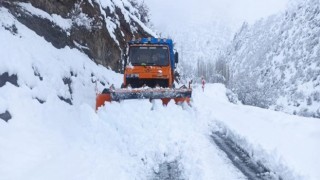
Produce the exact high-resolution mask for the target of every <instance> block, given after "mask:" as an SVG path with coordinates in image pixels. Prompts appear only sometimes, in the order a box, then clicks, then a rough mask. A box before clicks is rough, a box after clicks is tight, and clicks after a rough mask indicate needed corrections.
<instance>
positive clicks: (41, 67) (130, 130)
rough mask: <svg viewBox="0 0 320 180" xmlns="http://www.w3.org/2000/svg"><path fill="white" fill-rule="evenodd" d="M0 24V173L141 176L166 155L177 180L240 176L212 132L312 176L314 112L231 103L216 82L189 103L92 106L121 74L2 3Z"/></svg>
mask: <svg viewBox="0 0 320 180" xmlns="http://www.w3.org/2000/svg"><path fill="white" fill-rule="evenodd" d="M0 23H1V24H0V39H1V41H0V52H1V59H0V64H1V66H0V75H1V74H3V73H5V72H8V73H9V74H10V75H12V74H16V75H17V77H18V82H17V83H18V85H19V87H16V86H14V85H12V84H11V83H6V84H5V85H4V86H3V87H1V88H0V114H1V113H3V112H4V111H9V112H10V113H11V115H12V119H10V120H9V122H8V123H6V122H5V121H2V120H1V119H0V147H1V148H0V174H1V179H4V180H11V179H26V180H28V179H30V180H31V179H32V180H36V179H39V180H42V179H55V180H56V179H98V180H99V179H150V178H153V177H154V176H155V175H156V174H158V173H160V171H161V168H160V165H161V164H163V163H170V162H177V164H178V170H179V171H180V174H179V176H181V177H179V178H182V179H219V180H220V179H226V180H229V179H245V177H244V176H243V175H242V174H241V173H240V172H239V171H238V170H237V169H236V168H235V167H234V166H233V165H232V163H231V161H230V160H229V159H228V158H227V156H226V155H225V154H224V153H223V152H222V151H221V150H219V148H218V147H217V146H216V145H215V144H214V143H213V141H212V139H211V138H210V134H211V133H212V131H214V130H217V129H223V130H225V131H229V134H232V135H233V138H234V140H238V143H241V145H242V146H243V148H245V149H247V150H248V151H251V153H252V154H254V158H256V159H257V160H261V161H263V162H265V163H266V164H267V165H269V167H270V168H271V169H272V170H273V171H275V172H277V173H278V174H280V175H282V176H283V177H284V179H320V173H319V171H318V169H319V164H318V162H320V156H319V153H318V149H319V147H320V145H319V142H320V141H319V139H320V121H319V120H318V119H312V118H301V117H296V116H291V115H287V114H283V113H279V112H274V111H270V110H263V109H259V108H255V107H249V106H242V105H234V104H231V103H229V102H228V99H227V96H226V89H225V87H224V86H223V85H220V84H214V85H207V86H206V88H205V92H202V90H201V88H198V87H195V88H194V92H193V102H192V107H189V106H187V105H182V106H177V105H175V104H174V103H173V102H170V103H169V105H168V106H167V107H163V106H162V105H161V102H160V101H158V100H157V101H154V102H153V103H150V102H149V101H148V100H129V101H123V102H120V103H118V102H113V103H107V104H106V105H105V106H104V107H101V108H100V109H99V110H98V111H97V112H96V111H95V107H94V103H95V93H96V92H97V90H98V91H101V90H102V89H103V88H104V86H105V87H108V86H110V85H111V84H115V85H116V87H119V86H120V83H121V81H122V80H121V79H122V76H121V75H119V74H116V73H114V72H112V71H110V70H107V69H105V68H103V67H101V66H98V65H96V64H94V63H93V62H92V61H91V60H90V59H89V58H88V57H87V56H86V55H84V54H82V53H81V52H79V51H78V50H75V49H70V48H63V49H55V48H54V47H53V46H52V45H51V44H50V43H48V42H46V41H45V40H44V39H43V38H42V37H39V36H37V35H36V34H35V33H34V32H32V31H30V30H29V29H28V28H26V27H25V26H23V25H22V24H20V23H19V22H17V21H16V20H15V19H14V18H13V17H12V16H11V15H9V13H8V12H7V10H6V9H4V8H0ZM13 27H16V28H17V32H15V31H12V29H13ZM66 100H69V101H67V102H71V103H72V105H70V104H69V103H67V102H65V101H66Z"/></svg>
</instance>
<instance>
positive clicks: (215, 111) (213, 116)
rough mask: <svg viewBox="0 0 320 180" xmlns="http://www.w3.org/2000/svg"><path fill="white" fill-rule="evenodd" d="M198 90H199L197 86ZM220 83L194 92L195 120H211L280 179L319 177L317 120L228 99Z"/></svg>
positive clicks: (215, 126) (319, 158)
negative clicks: (230, 101)
mask: <svg viewBox="0 0 320 180" xmlns="http://www.w3.org/2000/svg"><path fill="white" fill-rule="evenodd" d="M197 91H201V90H200V89H197ZM225 94H226V88H225V87H224V86H223V85H220V84H215V85H208V86H207V87H206V90H205V92H204V93H203V94H202V93H199V92H195V93H194V95H195V96H194V101H195V108H198V109H201V110H199V114H198V117H197V118H198V119H208V122H210V120H211V121H212V124H213V125H212V126H213V127H214V128H215V129H216V130H219V131H225V133H226V135H227V136H230V137H231V138H232V139H233V140H234V141H235V142H238V145H240V146H241V147H242V148H244V149H245V150H247V152H249V153H250V154H251V155H252V156H253V158H255V159H256V160H257V161H260V162H262V163H263V164H264V165H266V166H267V167H269V168H271V169H272V170H273V171H275V172H276V173H277V174H279V175H280V176H281V177H282V178H283V179H314V180H316V179H319V178H320V173H319V161H320V157H319V156H318V154H319V153H318V150H319V148H320V141H319V139H320V121H319V120H318V119H314V118H305V117H299V116H293V115H288V114H285V113H281V112H275V111H271V110H265V109H261V108H257V107H250V106H243V105H235V104H231V103H229V102H228V99H227V97H226V96H225Z"/></svg>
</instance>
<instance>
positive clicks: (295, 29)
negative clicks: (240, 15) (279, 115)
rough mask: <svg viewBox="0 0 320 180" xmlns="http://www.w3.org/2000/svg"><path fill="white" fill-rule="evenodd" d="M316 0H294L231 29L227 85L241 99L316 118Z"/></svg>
mask: <svg viewBox="0 0 320 180" xmlns="http://www.w3.org/2000/svg"><path fill="white" fill-rule="evenodd" d="M319 20H320V2H319V1H318V0H307V1H295V3H294V4H293V5H291V6H290V8H288V10H287V11H286V12H285V13H284V14H278V15H274V16H271V17H269V18H267V19H263V20H260V21H258V22H256V23H255V24H254V25H252V26H250V25H248V24H244V25H243V26H242V28H241V30H240V31H239V32H238V33H237V34H236V36H235V38H234V40H233V42H232V46H231V47H230V49H229V51H228V52H227V55H226V59H227V60H228V61H229V63H230V68H231V74H232V76H231V81H230V83H229V84H230V87H231V88H232V89H233V90H234V91H235V92H236V93H237V94H238V95H239V98H240V99H241V100H242V101H243V102H244V103H246V104H250V105H255V106H260V107H270V108H272V109H275V110H281V111H285V112H288V113H292V114H299V115H303V116H313V117H320V94H319V92H320V61H319V58H320V45H319V40H320V39H319V35H320V34H319V32H320V27H319Z"/></svg>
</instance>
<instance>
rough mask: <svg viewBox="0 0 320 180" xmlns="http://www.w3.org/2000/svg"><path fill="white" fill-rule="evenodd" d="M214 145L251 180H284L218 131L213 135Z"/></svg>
mask: <svg viewBox="0 0 320 180" xmlns="http://www.w3.org/2000/svg"><path fill="white" fill-rule="evenodd" d="M211 137H212V139H213V141H214V143H215V144H216V145H217V146H218V147H219V148H220V149H221V150H222V151H223V152H225V153H226V155H227V157H228V158H229V159H230V160H231V162H232V164H233V165H234V166H235V167H236V168H238V169H239V170H240V171H241V172H242V173H243V174H244V175H245V176H246V177H247V178H248V179H249V180H282V178H281V177H280V176H278V175H276V174H275V173H274V172H272V171H270V170H269V169H268V168H266V167H265V166H264V165H263V164H261V163H260V162H255V161H254V160H253V159H252V158H251V156H250V155H249V153H248V152H246V151H245V150H243V149H242V148H241V147H240V146H238V145H237V144H236V143H235V142H234V141H232V140H231V139H230V138H228V137H227V136H226V135H225V134H223V133H221V132H219V131H216V132H213V133H212V135H211Z"/></svg>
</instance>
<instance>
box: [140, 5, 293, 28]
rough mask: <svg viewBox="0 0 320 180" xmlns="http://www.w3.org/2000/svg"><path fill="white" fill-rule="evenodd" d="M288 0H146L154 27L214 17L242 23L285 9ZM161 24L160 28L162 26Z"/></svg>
mask: <svg viewBox="0 0 320 180" xmlns="http://www.w3.org/2000/svg"><path fill="white" fill-rule="evenodd" d="M288 1H289V0H144V2H145V3H146V4H147V5H148V6H149V8H150V12H151V16H152V21H153V23H154V25H155V27H156V28H157V29H159V30H161V29H162V28H161V27H162V26H172V25H181V24H184V23H193V24H194V23H200V24H201V23H202V24H203V23H210V21H212V20H214V19H219V20H222V21H227V22H228V23H234V24H235V25H237V26H238V25H239V24H242V22H243V21H244V20H246V21H248V22H249V23H252V22H254V21H255V20H257V19H260V18H262V17H266V16H269V15H271V14H274V13H277V12H279V11H282V10H283V9H284V8H285V7H286V4H287V2H288ZM159 27H160V28H159Z"/></svg>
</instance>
